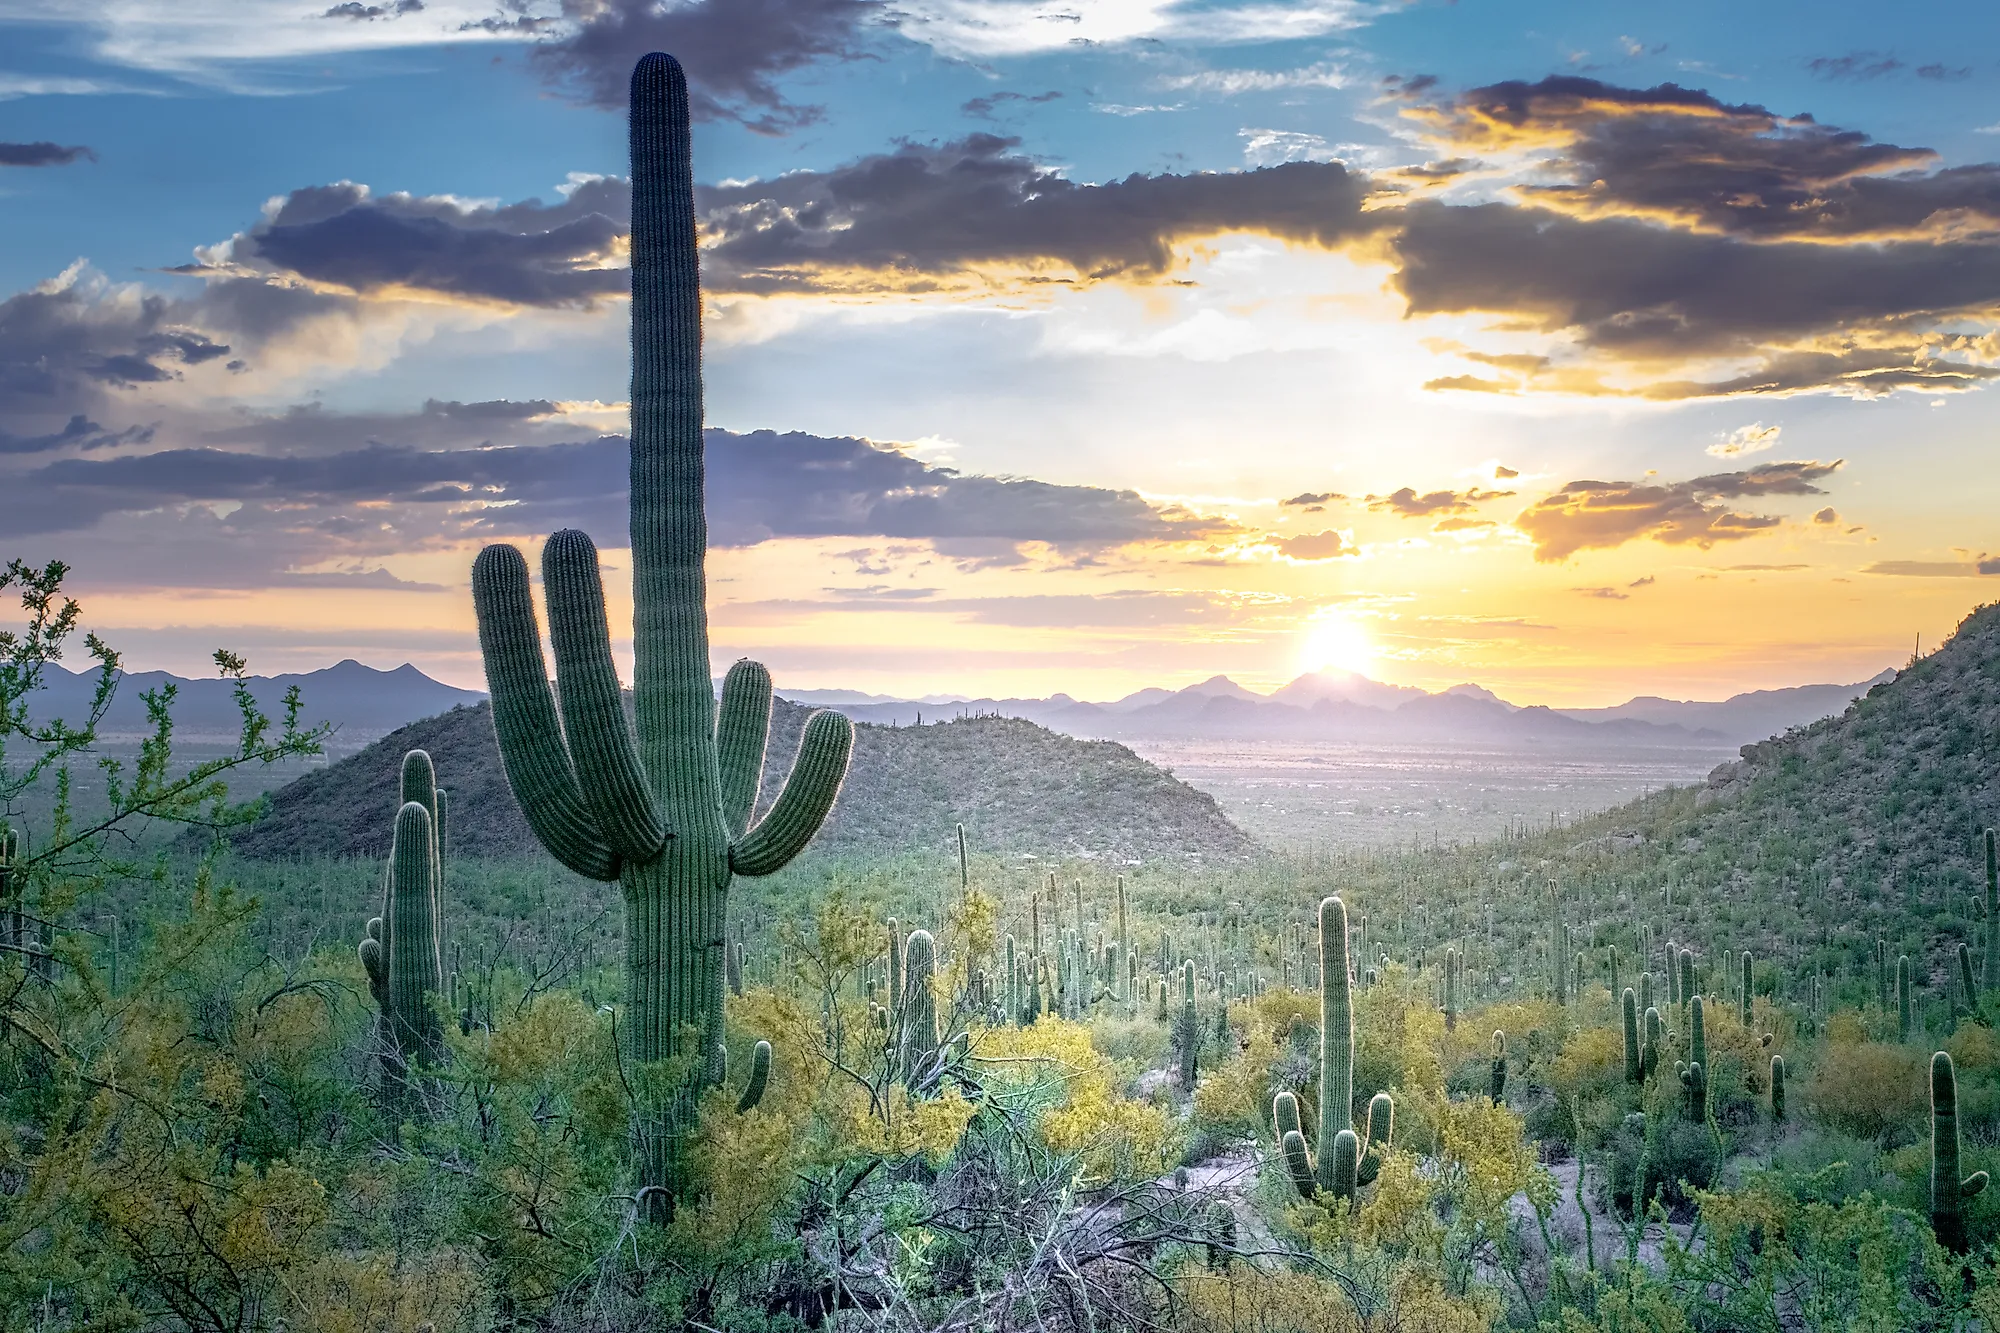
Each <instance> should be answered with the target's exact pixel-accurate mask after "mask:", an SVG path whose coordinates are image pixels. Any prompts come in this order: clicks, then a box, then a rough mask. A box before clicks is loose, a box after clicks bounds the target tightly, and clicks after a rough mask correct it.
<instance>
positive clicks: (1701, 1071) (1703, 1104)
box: [1681, 995, 1708, 1120]
mask: <svg viewBox="0 0 2000 1333" xmlns="http://www.w3.org/2000/svg"><path fill="white" fill-rule="evenodd" d="M1701 1009H1702V1005H1701V996H1699V995H1697V996H1695V997H1694V998H1693V999H1691V1000H1689V1001H1688V1015H1689V1016H1688V1023H1689V1026H1690V1028H1691V1030H1692V1032H1693V1036H1692V1037H1691V1038H1690V1039H1689V1042H1688V1063H1687V1067H1686V1068H1685V1069H1683V1070H1681V1087H1682V1088H1684V1089H1686V1091H1687V1104H1688V1116H1689V1118H1690V1119H1694V1120H1706V1119H1708V1040H1707V1037H1706V1034H1705V1033H1704V1031H1703V1028H1702V1021H1701Z"/></svg>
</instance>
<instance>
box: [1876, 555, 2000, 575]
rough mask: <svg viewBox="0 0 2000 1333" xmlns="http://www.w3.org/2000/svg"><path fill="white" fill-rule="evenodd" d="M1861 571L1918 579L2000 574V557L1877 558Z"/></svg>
mask: <svg viewBox="0 0 2000 1333" xmlns="http://www.w3.org/2000/svg"><path fill="white" fill-rule="evenodd" d="M1861 572H1862V573H1863V574H1889V575H1894V576H1896V577H1900V578H1916V579H1965V578H1978V577H1980V576H1981V575H1985V574H2000V559H1992V558H1987V559H1980V560H1877V561H1876V562H1875V563H1874V564H1872V565H1869V566H1868V567H1867V568H1865V569H1863V570H1862V571H1861Z"/></svg>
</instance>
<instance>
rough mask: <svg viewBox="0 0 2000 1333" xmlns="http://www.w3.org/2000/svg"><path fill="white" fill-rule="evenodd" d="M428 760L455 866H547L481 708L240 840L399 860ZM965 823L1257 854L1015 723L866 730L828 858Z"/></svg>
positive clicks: (1143, 768)
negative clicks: (473, 859)
mask: <svg viewBox="0 0 2000 1333" xmlns="http://www.w3.org/2000/svg"><path fill="white" fill-rule="evenodd" d="M810 711H811V710H809V709H806V708H804V707H801V706H799V705H797V704H791V703H787V702H785V701H784V700H782V699H781V700H778V701H777V703H776V705H775V707H774V711H773V714H772V719H771V743H770V747H769V750H768V752H767V756H766V761H765V777H764V793H763V799H764V801H765V802H767V803H768V802H769V801H770V800H772V799H773V798H774V797H775V795H776V792H777V790H778V787H779V785H780V784H781V783H782V782H783V780H784V775H785V773H786V772H787V771H788V770H789V769H790V768H791V764H792V758H793V756H794V755H796V754H797V752H798V742H799V732H800V729H801V728H802V727H803V726H804V723H805V718H806V717H807V715H808V714H809V712H810ZM418 748H421V749H424V750H428V751H430V754H431V757H432V759H433V760H434V761H435V762H436V764H437V768H438V775H439V780H440V781H441V782H442V783H443V785H444V786H445V787H446V788H447V789H448V790H449V791H450V793H451V812H450V816H449V825H448V828H447V838H448V840H449V844H450V849H451V851H452V854H454V855H458V856H483V857H516V856H524V855H539V854H540V851H539V848H538V846H537V844H536V843H535V840H534V837H533V835H532V834H531V833H530V832H529V830H528V826H527V822H526V821H525V820H524V819H523V818H522V815H521V811H520V808H519V807H518V806H517V805H516V804H515V802H514V798H513V795H512V793H511V792H510V791H509V790H508V788H507V780H506V775H505V773H504V772H503V771H502V769H501V765H500V754H499V749H498V747H497V745H496V743H495V741H494V738H493V723H492V715H491V713H490V711H489V709H488V706H487V705H486V704H484V703H482V704H479V705H478V706H476V707H471V708H456V709H453V710H452V711H451V712H448V713H443V714H440V715H438V716H436V717H430V718H425V719H423V720H422V721H419V722H414V723H411V724H410V725H409V726H406V727H403V728H401V729H400V730H397V731H394V732H392V733H390V734H389V735H387V736H385V737H383V738H382V739H381V740H379V741H377V742H376V743H375V744H373V745H371V746H369V747H368V748H367V749H365V750H362V751H361V752H360V753H358V754H355V755H353V756H352V757H350V758H347V759H344V760H342V761H341V762H339V763H337V764H332V765H329V766H328V767H326V768H324V769H321V770H319V771H318V772H315V773H311V774H309V775H307V776H305V777H303V778H300V779H299V780H298V781H296V782H293V783H291V784H290V785H288V786H285V787H282V788H280V789H279V790H278V791H276V792H274V793H273V794H272V798H271V809H270V812H269V813H268V814H267V815H266V816H265V817H264V818H263V819H261V820H260V821H259V822H258V823H257V824H255V825H254V826H252V827H251V828H249V829H247V830H245V831H243V832H241V833H239V834H237V835H236V836H235V837H234V838H233V840H232V841H233V842H234V844H235V846H236V848H237V850H238V851H240V852H242V853H244V854H245V855H248V856H252V857H257V858H261V859H277V858H285V857H295V856H322V855H331V856H368V857H376V856H382V855H386V854H387V852H388V839H389V830H390V824H391V822H392V820H393V818H394V815H395V798H396V775H397V773H398V771H399V768H400V765H401V763H402V757H403V754H404V752H405V751H407V750H411V749H418ZM958 823H963V824H964V825H965V827H966V832H967V835H968V836H969V837H970V838H971V839H972V840H973V843H974V845H975V846H976V847H978V848H980V849H982V850H983V851H985V852H987V853H990V854H994V855H999V856H1003V857H1008V858H1025V857H1030V856H1032V857H1037V858H1042V859H1047V858H1051V857H1090V858H1096V859H1102V860H1107V861H1113V862H1126V861H1132V862H1149V861H1157V860H1161V859H1190V860H1206V861H1218V860H1229V859H1233V858H1238V857H1243V856H1246V855H1248V854H1250V853H1251V851H1252V850H1253V844H1252V843H1251V840H1250V839H1249V837H1248V836H1247V835H1246V834H1244V833H1243V832H1242V831H1241V830H1240V829H1238V828H1237V827H1236V826H1235V825H1234V824H1232V823H1230V822H1229V820H1228V818H1226V817H1225V816H1224V815H1223V814H1222V812H1221V811H1220V810H1219V809H1218V808H1217V806H1216V804H1215V801H1214V800H1213V798H1211V797H1209V796H1208V795H1206V794H1204V793H1202V792H1198V791H1196V790H1195V789H1194V788H1192V787H1190V786H1188V785H1187V784H1185V783H1183V782H1180V781H1178V780H1176V779H1175V778H1174V777H1173V776H1172V775H1171V774H1169V773H1167V772H1165V771H1164V770H1162V769H1160V768H1158V767H1157V766H1155V765H1153V764H1150V763H1148V762H1146V761H1145V760H1143V759H1141V758H1139V757H1138V756H1137V755H1135V754H1133V753H1132V752H1131V751H1130V750H1128V749H1126V748H1125V747H1124V746H1122V745H1118V744H1115V743H1112V742H1109V741H1080V740H1076V739H1073V738H1071V737H1068V736H1064V735H1060V734H1058V733H1056V732H1052V731H1049V730H1047V729H1046V728H1043V727H1040V726H1037V725H1035V724H1034V723H1032V722H1026V721H1022V720H1020V719H1017V718H1002V717H968V718H959V719H954V720H952V721H949V722H941V723H937V724H934V725H930V726H922V727H883V726H872V725H867V724H862V725H860V726H857V727H856V728H855V744H854V761H853V764H852V766H851V768H850V769H849V771H848V778H847V785H846V787H845V788H844V789H843V791H842V793H841V797H840V803H839V804H838V805H837V806H835V808H834V812H833V816H832V818H831V819H830V820H829V821H828V824H827V827H826V829H825V830H824V831H823V832H822V833H821V835H820V838H819V841H818V843H817V844H816V846H817V847H819V848H821V849H824V850H826V851H831V852H834V853H839V852H855V853H861V854H896V853H901V852H906V851H918V850H933V851H944V850H949V849H950V848H951V847H952V846H953V845H954V826H955V825H956V824H958Z"/></svg>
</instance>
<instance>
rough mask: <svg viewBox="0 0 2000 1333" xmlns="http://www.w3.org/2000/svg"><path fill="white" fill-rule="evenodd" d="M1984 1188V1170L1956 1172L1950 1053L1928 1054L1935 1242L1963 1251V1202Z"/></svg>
mask: <svg viewBox="0 0 2000 1333" xmlns="http://www.w3.org/2000/svg"><path fill="white" fill-rule="evenodd" d="M1985 1188H1986V1173H1985V1172H1984V1171H1975V1172H1973V1173H1972V1174H1971V1175H1970V1176H1967V1177H1965V1178H1963V1179H1960V1178H1959V1174H1958V1074H1957V1071H1956V1070H1954V1069H1953V1068H1952V1063H1951V1056H1950V1055H1948V1054H1947V1053H1945V1052H1944V1051H1939V1052H1937V1053H1936V1054H1935V1055H1933V1056H1931V1230H1933V1231H1935V1232H1936V1233H1937V1238H1938V1244H1940V1245H1942V1246H1944V1247H1945V1248H1946V1249H1948V1250H1950V1251H1952V1252H1953V1253H1954V1254H1964V1253H1965V1251H1966V1248H1967V1245H1966V1234H1965V1201H1966V1200H1967V1199H1970V1198H1972V1197H1974V1196H1975V1195H1977V1194H1978V1193H1979V1192H1980V1191H1981V1190H1983V1189H1985Z"/></svg>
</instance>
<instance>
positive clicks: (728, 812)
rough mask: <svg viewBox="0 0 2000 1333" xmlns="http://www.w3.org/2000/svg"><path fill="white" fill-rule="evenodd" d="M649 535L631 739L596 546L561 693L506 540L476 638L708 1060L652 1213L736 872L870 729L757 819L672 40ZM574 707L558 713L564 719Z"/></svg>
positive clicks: (561, 671) (641, 390) (549, 592)
mask: <svg viewBox="0 0 2000 1333" xmlns="http://www.w3.org/2000/svg"><path fill="white" fill-rule="evenodd" d="M631 147H632V172H631V179H632V238H631V254H632V390H631V403H632V409H631V410H632V436H631V508H632V523H631V549H632V597H633V626H632V628H633V657H634V673H633V688H632V692H633V703H634V708H635V715H636V719H637V723H638V735H637V738H636V742H635V739H634V737H633V735H632V733H631V731H629V730H628V729H627V727H626V724H625V717H624V712H623V709H622V707H621V704H620V698H619V685H618V677H617V673H616V670H615V668H614V667H613V664H612V658H611V634H610V626H609V624H608V622H607V621H606V619H605V610H604V590H603V585H602V582H601V579H600V575H599V572H598V563H597V552H596V548H595V547H594V546H593V545H592V544H591V541H590V539H589V538H588V537H586V536H584V535H583V534H582V533H580V532H574V531H565V532H558V533H556V534H554V535H553V536H551V537H550V538H549V541H548V544H547V546H546V547H545V548H544V551H543V558H542V577H543V584H544V588H545V591H546V596H547V600H548V612H549V631H550V640H551V643H552V646H553V648H554V656H555V668H556V696H555V697H553V698H552V697H551V695H550V692H549V688H548V675H547V667H546V664H545V662H544V659H543V656H542V646H541V634H540V630H539V627H538V625H537V622H536V617H535V609H534V602H533V599H532V595H531V592H530V589H529V583H528V570H527V564H526V562H525V561H524V560H523V559H522V557H521V555H520V553H519V552H518V551H516V550H515V549H514V548H513V547H511V546H492V547H488V548H487V549H486V550H485V551H483V552H481V553H480V556H479V559H478V561H477V562H476V563H475V564H474V566H473V580H472V583H473V601H474V605H475V607H476V609H477V611H478V615H479V638H480V650H481V653H482V655H483V656H484V658H485V661H486V677H487V683H488V685H489V687H490V689H491V691H492V695H493V721H494V728H495V730H496V731H497V732H498V734H499V741H500V753H501V757H502V759H503V760H504V762H505V764H506V769H507V779H508V783H509V785H510V786H511V787H512V788H513V790H514V795H515V798H516V799H517V800H518V801H519V802H520V804H521V807H522V810H523V812H524V813H525V814H526V815H527V818H528V822H529V825H530V826H531V827H532V828H533V829H534V831H535V833H536V835H537V836H538V837H539V838H540V839H541V841H542V842H543V844H544V845H545V846H547V847H548V849H549V851H550V852H551V853H553V854H554V855H555V857H556V858H557V859H558V860H560V861H562V862H563V863H564V864H565V865H567V866H569V867H570V868H571V869H572V870H575V871H577V872H578V873H580V874H583V875H586V876H588V877H590V878H593V879H601V880H614V879H615V880H617V881H618V883H619V885H620V887H621V889H622V891H623V896H624V899H625V951H626V963H625V1004H624V1010H623V1013H622V1014H621V1015H620V1022H619V1031H620V1034H621V1036H622V1037H623V1039H624V1042H625V1046H626V1056H627V1058H628V1059H629V1060H632V1061H634V1062H639V1063H650V1062H655V1061H661V1060H666V1059H670V1058H672V1057H673V1056H675V1055H677V1054H679V1053H681V1052H683V1051H684V1050H686V1049H688V1043H690V1042H692V1043H695V1045H694V1051H695V1053H696V1055H697V1057H698V1058H697V1059H696V1061H695V1075H694V1077H693V1079H691V1080H689V1081H688V1082H686V1083H684V1084H683V1085H682V1086H681V1087H680V1088H678V1089H677V1090H676V1091H675V1093H674V1094H673V1095H672V1097H671V1098H670V1100H669V1104H666V1105H649V1106H646V1107H642V1108H641V1109H640V1111H639V1115H638V1118H637V1120H636V1121H635V1124H634V1131H635V1134H636V1136H637V1139H638V1142H639V1147H640V1158H641V1162H642V1167H641V1170H642V1175H643V1181H642V1183H643V1185H644V1186H645V1187H647V1188H646V1197H647V1199H648V1202H649V1211H650V1212H651V1214H652V1216H653V1217H655V1218H656V1219H657V1218H664V1217H665V1216H666V1215H667V1214H668V1212H669V1211H670V1209H671V1203H672V1199H673V1197H674V1195H675V1194H676V1193H677V1192H679V1191H680V1190H681V1189H682V1188H683V1186H684V1182H683V1181H682V1179H681V1177H680V1168H679V1165H678V1162H679V1159H680V1153H679V1151H678V1141H679V1139H680V1138H681V1137H682V1136H683V1135H684V1134H685V1133H686V1132H687V1131H688V1130H689V1129H690V1128H691V1125H690V1123H689V1121H690V1118H691V1114H692V1107H693V1105H694V1102H695V1099H696V1097H697V1096H698V1094H699V1092H700V1090H701V1087H702V1086H703V1085H704V1084H706V1083H708V1082H712V1081H713V1080H714V1079H715V1078H716V1077H717V1076H718V1074H719V1072H720V1071H719V1063H720V1062H719V1058H718V1053H719V1051H720V1049H721V1047H720V1038H721V1023H722V991H723V983H722V940H723V927H724V914H725V910H726V907H727V904H728V894H729V885H730V881H731V879H732V878H733V877H734V876H735V875H751V876H758V875H768V874H771V873H773V872H775V871H777V870H779V869H780V868H782V867H783V866H784V865H785V864H786V863H787V862H789V861H790V860H791V859H792V858H793V857H794V856H796V855H797V854H798V853H799V852H800V851H802V850H803V849H804V848H805V846H806V844H807V843H808V842H810V841H811V839H812V837H813V835H814V834H815V833H816V832H818V830H819V826H820V824H821V822H822V821H823V820H824V819H825V817H826V814H827V812H828V811H829V810H830V809H831V808H832V806H833V802H834V798H835V797H836V796H837V795H838V794H839V791H840V784H841V780H842V778H843V777H844V776H845V774H846V771H847V759H848V754H849V751H850V749H851V747H852V743H853V728H852V726H851V725H850V724H849V723H848V721H847V719H846V718H844V717H841V716H839V715H838V714H834V713H826V712H822V713H816V714H814V715H813V717H812V718H811V719H809V720H808V722H807V723H806V728H805V735H804V737H803V739H802V741H801V743H800V747H799V756H798V761H797V763H796V765H795V766H794V768H793V771H792V775H791V777H790V779H789V780H788V781H787V782H786V784H785V787H784V790H783V791H782V792H781V793H780V794H779V796H778V798H777V800H776V801H775V802H774V803H773V804H772V806H771V807H770V809H769V811H768V813H766V814H765V816H764V818H763V820H762V821H761V822H760V823H758V824H757V825H756V826H755V827H754V828H752V827H750V816H751V814H752V813H753V811H754V810H755V809H756V805H757V794H758V786H759V782H760V779H761V776H762V772H763V761H764V748H765V741H766V738H767V736H768V733H769V729H770V713H771V679H770V675H769V673H768V672H766V671H765V670H764V669H763V668H762V667H761V666H758V665H756V664H755V663H750V662H739V663H737V664H736V666H734V667H733V668H731V670H730V672H729V675H728V678H727V679H726V680H725V681H724V684H723V691H722V702H721V706H720V709H719V710H718V708H717V705H716V701H715V697H714V693H713V686H712V684H711V675H710V672H711V666H710V660H709V644H708V615H707V605H706V596H707V587H706V573H705V567H704V561H705V558H706V553H707V546H708V525H707V517H706V515H705V513H704V510H703V486H704V467H705V461H704V457H703V443H702V411H703V409H702V375H701V287H700V274H699V271H698V264H697V250H696V241H695V218H694V175H693V162H692V150H691V142H690V135H689V120H688V92H687V80H686V77H685V76H684V75H683V74H682V72H681V68H680V66H679V64H678V63H676V62H675V61H674V59H673V58H672V57H671V56H665V55H660V54H653V55H649V56H646V57H644V58H643V59H641V60H640V61H639V63H638V65H637V67H636V68H635V69H634V70H633V72H632V86H631ZM558 707H560V719H561V720H560V722H558Z"/></svg>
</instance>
